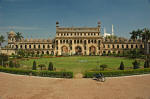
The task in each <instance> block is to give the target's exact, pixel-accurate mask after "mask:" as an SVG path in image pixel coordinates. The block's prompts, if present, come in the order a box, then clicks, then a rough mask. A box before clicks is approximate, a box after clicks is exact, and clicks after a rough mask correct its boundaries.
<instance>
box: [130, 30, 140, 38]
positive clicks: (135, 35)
mask: <svg viewBox="0 0 150 99" xmlns="http://www.w3.org/2000/svg"><path fill="white" fill-rule="evenodd" d="M130 34H131V39H133V40H136V39H137V37H138V33H137V31H135V30H133V31H132V32H130Z"/></svg>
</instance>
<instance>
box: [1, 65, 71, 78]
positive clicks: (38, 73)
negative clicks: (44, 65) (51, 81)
mask: <svg viewBox="0 0 150 99" xmlns="http://www.w3.org/2000/svg"><path fill="white" fill-rule="evenodd" d="M0 72H6V73H12V74H21V75H30V74H32V75H33V76H41V77H55V78H73V72H65V71H63V72H55V71H47V70H43V71H39V70H23V69H16V68H4V67H0Z"/></svg>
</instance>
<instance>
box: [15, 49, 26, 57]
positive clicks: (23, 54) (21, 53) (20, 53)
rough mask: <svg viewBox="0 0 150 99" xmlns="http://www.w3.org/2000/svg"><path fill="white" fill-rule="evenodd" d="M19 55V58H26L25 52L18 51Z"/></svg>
mask: <svg viewBox="0 0 150 99" xmlns="http://www.w3.org/2000/svg"><path fill="white" fill-rule="evenodd" d="M17 54H18V55H19V56H21V57H24V56H25V51H23V50H18V51H17Z"/></svg>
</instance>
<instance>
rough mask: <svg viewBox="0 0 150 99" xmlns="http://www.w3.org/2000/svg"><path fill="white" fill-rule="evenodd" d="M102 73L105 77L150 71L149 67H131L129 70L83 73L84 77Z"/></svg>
mask: <svg viewBox="0 0 150 99" xmlns="http://www.w3.org/2000/svg"><path fill="white" fill-rule="evenodd" d="M99 73H102V74H104V76H105V77H116V76H128V75H138V74H147V73H150V68H144V69H131V70H114V71H89V72H85V73H84V77H85V78H92V77H94V75H95V74H99Z"/></svg>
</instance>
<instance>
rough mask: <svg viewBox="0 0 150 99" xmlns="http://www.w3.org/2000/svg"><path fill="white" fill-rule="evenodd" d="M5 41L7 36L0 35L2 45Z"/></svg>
mask: <svg viewBox="0 0 150 99" xmlns="http://www.w3.org/2000/svg"><path fill="white" fill-rule="evenodd" d="M3 42H5V37H4V36H3V35H1V36H0V47H1V44H2V43H3Z"/></svg>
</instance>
